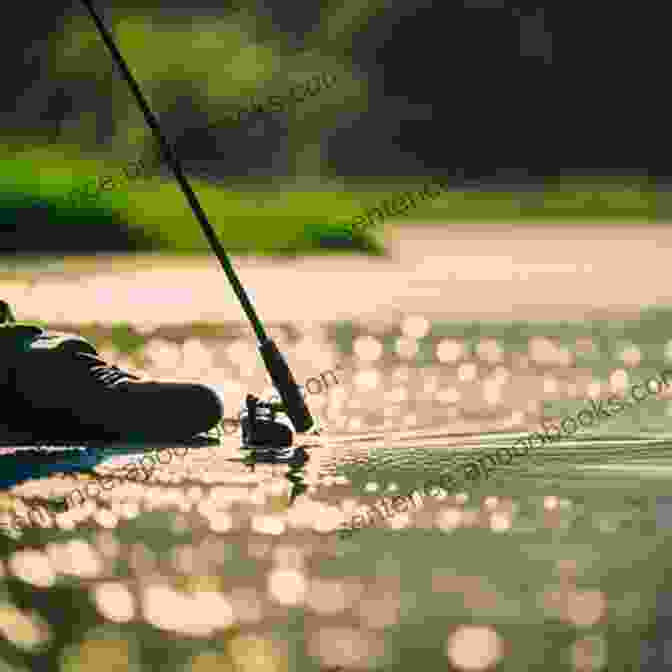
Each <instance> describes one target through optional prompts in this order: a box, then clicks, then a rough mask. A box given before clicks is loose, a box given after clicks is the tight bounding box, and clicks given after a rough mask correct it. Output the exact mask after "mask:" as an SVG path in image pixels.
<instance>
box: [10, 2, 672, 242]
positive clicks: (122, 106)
mask: <svg viewBox="0 0 672 672" xmlns="http://www.w3.org/2000/svg"><path fill="white" fill-rule="evenodd" d="M99 6H100V9H101V11H102V12H103V14H104V19H105V21H106V23H107V25H108V27H110V28H111V29H112V30H113V33H114V35H115V36H116V39H117V41H118V44H119V46H120V49H121V51H122V53H123V54H124V56H125V58H126V60H127V62H128V63H129V64H130V67H131V69H132V71H133V73H134V74H135V76H136V78H137V79H138V81H139V83H140V86H141V88H142V89H143V91H144V93H145V94H146V96H147V97H148V99H149V102H150V106H151V107H152V109H153V111H154V112H155V113H156V114H157V115H158V116H159V118H160V121H161V123H162V127H163V129H164V132H165V133H166V135H167V136H168V138H169V140H170V142H171V143H173V145H174V146H175V147H176V148H177V151H178V154H179V157H180V158H181V159H182V161H183V164H184V168H185V170H186V172H187V175H188V176H189V177H191V178H192V179H193V180H194V186H195V188H196V191H197V193H198V194H199V196H200V197H201V198H202V200H203V203H204V205H205V207H206V212H208V213H209V215H210V218H211V219H212V221H213V223H214V225H215V228H216V229H217V231H218V233H219V234H220V235H221V236H222V237H223V240H224V243H225V245H226V246H228V248H229V249H232V250H234V251H237V252H240V253H245V254H246V253H260V254H269V253H270V254H280V255H287V254H289V255H292V254H295V253H307V252H315V251H319V250H330V249H332V250H333V249H335V250H343V249H346V250H347V249H356V250H358V251H361V252H367V253H369V254H381V253H384V249H385V246H384V244H382V243H381V242H380V240H378V238H377V237H376V236H375V235H374V232H371V236H363V237H358V238H356V239H352V238H351V237H348V236H347V235H346V234H345V233H343V230H342V229H343V226H342V225H343V222H344V221H347V220H349V219H350V218H352V217H354V216H356V215H357V214H358V213H359V211H360V210H361V209H362V208H365V207H373V206H374V205H375V204H376V203H377V202H379V201H380V200H382V199H384V198H387V197H389V196H391V195H393V194H394V192H396V191H398V190H403V189H406V190H410V189H413V188H420V187H421V185H422V184H423V183H425V182H427V181H431V180H432V179H433V178H438V177H441V178H446V179H448V181H449V184H450V185H451V187H452V189H453V190H454V193H450V194H448V195H446V196H445V197H443V198H441V199H438V200H437V201H436V202H433V203H432V204H431V206H430V207H427V208H424V209H423V211H422V212H421V213H420V212H419V213H417V217H416V219H417V218H421V219H423V220H427V221H436V222H439V223H447V222H450V221H451V220H458V221H464V220H465V219H466V220H470V219H476V220H483V219H487V220H496V221H502V220H504V221H506V220H517V221H520V220H523V221H524V220H526V219H527V220H530V221H535V222H538V221H539V220H540V218H541V219H544V218H554V217H555V218H558V217H560V218H563V219H567V218H580V219H583V220H585V219H587V218H612V219H613V218H614V217H628V218H632V217H637V218H642V219H648V220H659V219H664V218H665V217H666V214H667V213H669V207H668V204H667V200H666V198H665V190H664V189H661V184H660V183H661V181H664V179H661V178H664V176H665V174H666V172H665V168H664V166H665V165H666V164H665V162H664V161H662V160H660V161H656V157H657V156H658V154H660V153H661V152H662V147H661V142H660V140H659V138H658V137H657V134H658V133H659V130H660V128H662V126H661V124H662V117H661V116H660V115H661V114H662V112H661V110H662V109H663V107H662V105H656V104H655V102H654V101H655V99H656V95H657V94H656V89H655V86H654V87H653V88H652V87H651V85H650V81H655V74H654V72H655V67H656V65H655V63H656V61H655V60H651V61H647V57H645V56H644V54H643V53H642V52H640V50H639V48H638V46H637V45H638V44H640V43H641V42H643V38H644V33H643V32H642V31H641V30H640V24H642V26H641V28H644V27H645V28H646V29H647V30H649V29H650V27H651V24H652V23H654V19H653V17H652V16H651V15H648V16H646V17H644V16H642V17H632V16H631V13H630V12H629V11H627V10H625V9H621V8H617V7H612V8H610V11H609V17H608V18H609V27H610V28H609V30H605V24H604V21H605V19H604V15H603V12H602V9H590V8H585V7H582V8H581V10H580V12H578V11H577V10H575V9H574V8H573V7H569V6H563V7H562V8H560V7H549V8H547V7H543V6H539V5H536V4H534V3H533V4H530V3H523V4H522V5H521V4H520V3H512V2H509V1H508V0H464V1H462V0H461V1H460V2H458V3H449V4H446V3H436V2H428V1H420V0H410V1H409V2H403V3H402V2H392V1H382V0H346V1H345V2H322V3H314V4H312V5H310V6H301V7H300V8H299V6H296V5H291V4H287V3H283V2H279V1H277V2H276V1H275V0H266V1H265V2H261V1H260V2H253V1H252V0H249V1H248V0H237V1H236V2H234V3H228V2H226V3H220V2H218V3H205V2H196V3H195V4H192V5H190V6H189V7H188V8H185V7H182V6H180V5H179V4H178V3H176V2H167V3H166V2H161V3H159V2H157V3H152V2H145V3H142V4H141V5H138V4H136V3H125V2H115V3H107V2H104V1H102V2H100V3H99ZM644 23H646V26H644ZM2 30H3V33H4V34H3V39H2V46H1V49H2V53H3V58H4V62H5V63H11V64H12V67H11V68H9V69H8V72H7V73H6V81H5V91H4V94H3V96H2V103H1V104H2V112H1V114H2V122H3V123H2V134H3V140H2V157H1V158H0V226H1V227H2V228H1V229H0V233H1V239H0V251H5V252H21V253H24V254H25V253H28V252H30V251H38V252H39V251H41V250H46V251H48V250H51V249H56V248H61V249H59V250H58V251H71V252H77V251H92V250H96V251H104V250H106V249H110V250H134V249H135V250H137V249H149V250H156V249H158V250H167V251H173V252H195V251H201V250H205V249H206V248H205V241H204V240H203V239H202V234H201V233H200V230H199V229H198V227H197V226H195V225H190V224H187V223H186V221H185V220H186V216H187V212H188V211H187V208H186V202H185V201H184V198H183V196H182V194H181V193H180V192H179V190H178V188H177V185H176V183H175V181H174V179H173V178H172V175H171V174H170V171H169V168H168V166H167V165H166V164H165V163H164V164H160V159H159V157H158V152H157V150H158V148H157V147H156V145H155V142H154V139H153V137H152V135H151V132H150V131H149V129H148V128H147V127H146V124H145V121H144V119H143V117H142V115H141V113H140V111H139V109H138V108H137V105H136V102H135V100H134V99H133V98H132V96H131V93H130V91H129V89H128V86H127V84H126V83H125V82H124V81H123V80H122V79H121V77H120V76H119V73H118V72H117V70H116V66H115V65H114V64H113V62H112V60H111V58H110V55H109V54H108V52H107V50H106V48H105V46H104V44H103V42H102V40H101V39H100V37H99V35H98V34H97V33H96V31H95V28H94V26H93V23H92V22H91V20H90V17H89V16H88V14H86V12H85V11H84V9H83V7H80V6H79V5H78V4H77V3H58V2H47V3H44V5H41V6H40V11H39V12H36V11H35V10H34V8H32V7H31V6H30V5H22V6H17V7H15V8H14V10H13V16H12V21H11V22H7V23H5V25H4V26H3V27H2ZM625 35H627V39H624V36H625ZM652 69H653V70H652ZM645 72H646V73H648V75H646V76H645V75H644V74H643V73H645ZM321 73H327V74H328V75H329V76H330V77H332V78H334V81H335V84H334V85H333V86H332V87H331V88H329V89H325V90H323V91H322V92H320V93H318V94H317V95H315V96H312V97H308V98H307V99H306V100H305V101H304V102H302V103H297V104H295V105H289V107H288V108H287V109H285V110H284V111H283V112H270V113H263V114H254V115H247V116H245V117H244V118H243V119H242V122H238V121H237V120H236V119H234V118H232V116H231V115H232V113H233V111H235V110H236V109H238V108H239V107H240V106H247V107H249V106H250V104H251V103H253V102H256V103H261V102H263V101H265V100H267V99H268V97H269V96H282V97H287V95H288V91H289V89H290V88H291V87H292V86H293V85H295V84H300V83H302V82H304V81H307V80H308V79H309V78H310V77H312V76H314V75H319V74H321ZM652 75H653V76H652ZM658 121H659V122H660V123H658ZM660 158H661V159H662V157H660ZM139 160H142V161H143V162H144V163H146V164H149V165H150V166H151V169H150V170H148V171H146V172H145V173H144V174H143V175H142V176H141V177H140V178H139V179H135V180H122V179H120V182H121V184H120V185H118V186H117V187H116V188H113V189H111V190H109V191H104V192H102V193H101V194H100V197H99V198H94V199H90V200H88V201H86V202H84V203H79V204H77V206H76V207H73V206H72V203H70V202H68V199H67V195H68V194H69V193H70V192H71V190H72V189H73V188H76V187H80V186H81V185H83V184H85V183H91V182H92V181H98V182H99V181H100V180H101V179H103V178H105V177H110V178H113V177H115V176H122V175H123V173H122V170H123V168H124V167H125V166H127V165H128V164H130V163H132V162H136V161H139ZM654 166H658V167H657V168H655V169H654ZM667 172H669V171H667ZM92 189H93V188H92ZM28 223H30V226H28ZM55 231H58V234H56V233H55Z"/></svg>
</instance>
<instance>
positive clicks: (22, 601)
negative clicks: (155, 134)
mask: <svg viewBox="0 0 672 672" xmlns="http://www.w3.org/2000/svg"><path fill="white" fill-rule="evenodd" d="M671 322H672V321H671V320H670V317H669V315H668V313H666V312H663V311H655V312H645V313H643V314H642V316H641V319H639V320H632V321H628V322H616V321H611V322H600V323H583V324H567V323H564V324H529V323H509V324H477V325H460V324H448V323H437V322H432V323H430V322H429V321H428V320H426V319H425V318H423V317H422V316H419V315H408V316H404V317H403V318H402V319H401V320H400V321H399V323H398V324H395V325H385V326H378V327H375V328H374V327H372V326H371V325H370V324H369V325H363V324H354V323H337V324H329V325H326V326H324V327H319V328H317V327H316V328H313V329H312V330H309V329H303V328H301V327H300V326H297V325H295V324H287V325H277V326H275V327H273V328H271V330H270V331H271V333H272V335H273V337H274V338H275V339H276V341H277V342H278V344H279V345H280V347H281V349H282V350H283V351H284V352H285V354H286V356H287V358H288V360H289V361H290V363H291V366H292V368H293V370H294V373H295V376H296V377H297V379H299V380H305V379H306V378H308V377H310V376H317V375H319V374H320V373H321V372H325V371H329V370H336V367H339V368H338V374H337V375H338V378H339V379H338V383H337V384H336V383H333V384H331V385H330V386H329V387H328V389H325V390H324V391H323V392H322V393H321V394H319V393H317V394H310V395H309V396H308V401H309V405H310V407H311V409H312V411H313V413H314V414H315V415H318V416H319V417H320V419H321V421H322V422H323V424H324V425H325V427H326V428H327V431H326V432H325V433H324V434H323V435H322V436H320V437H317V438H315V437H308V438H306V437H304V438H299V439H298V441H299V442H300V443H302V444H304V445H305V452H306V455H307V459H305V460H297V461H296V463H293V464H289V465H288V464H266V463H255V462H254V460H251V459H249V458H248V457H247V456H246V454H245V453H244V452H242V451H241V450H240V449H239V440H238V437H237V435H234V434H224V435H223V436H221V437H220V438H219V439H217V440H215V439H213V440H211V441H209V442H208V441H205V440H204V441H201V442H200V443H198V444H194V445H193V446H189V450H188V451H187V450H183V449H182V448H180V450H179V451H178V454H184V453H187V454H186V456H185V457H173V458H170V457H169V453H166V452H164V453H162V455H163V457H162V458H161V460H162V462H165V464H160V465H159V466H157V467H156V468H155V469H154V470H153V471H152V473H151V476H150V478H149V479H148V480H147V481H146V482H144V480H142V479H135V480H130V479H126V480H124V482H122V483H120V484H119V485H118V486H117V487H115V488H113V489H110V490H107V491H103V492H102V493H101V494H100V495H98V496H94V497H93V498H90V499H87V500H86V501H84V502H82V503H81V505H78V506H76V507H74V508H72V509H70V510H69V511H68V510H65V509H64V507H63V505H62V504H63V499H64V497H66V496H67V495H68V493H70V492H71V491H72V490H73V489H75V488H82V487H84V486H85V485H86V484H87V483H88V482H90V481H91V480H92V479H94V478H96V477H97V476H100V475H103V474H106V473H111V472H112V471H114V470H116V469H118V468H119V467H120V466H123V464H125V463H126V462H128V461H129V460H137V459H138V457H140V456H142V453H143V452H149V451H156V450H161V449H164V448H169V447H170V446H140V445H108V446H104V447H100V446H81V447H71V448H64V447H46V448H45V447H41V448H39V450H36V447H31V446H15V445H7V446H6V447H5V448H3V449H2V455H1V456H0V463H2V464H3V470H2V478H3V483H4V486H3V487H4V489H3V492H2V493H1V494H0V510H1V511H2V512H4V513H3V514H2V516H3V519H4V520H7V519H8V515H9V512H12V511H14V512H18V513H20V512H22V511H25V510H27V507H30V506H42V507H44V509H46V510H48V511H49V512H50V514H49V516H44V517H43V518H41V521H42V523H43V525H42V526H34V527H33V528H31V529H26V530H25V531H24V532H22V533H21V532H19V533H9V532H5V534H3V535H2V536H0V549H1V550H0V554H1V557H2V561H1V564H0V572H1V573H2V578H1V579H0V581H1V583H0V630H1V631H2V634H3V638H2V639H1V640H0V651H1V655H2V657H3V658H4V659H5V660H6V661H8V664H11V666H13V667H10V668H9V669H45V670H46V669H54V670H56V669H59V670H83V669H87V670H88V669H94V668H95V667H98V668H100V669H101V670H102V669H105V670H108V669H119V670H122V669H123V670H126V669H132V670H133V669H152V670H154V669H161V670H188V671H194V672H207V671H209V670H213V671H214V670H224V671H226V670H231V671H235V672H240V671H243V672H247V671H248V670H249V671H252V670H254V671H255V672H256V671H259V672H265V671H268V672H271V671H273V672H275V671H281V670H283V671H284V670H300V671H302V670H340V669H343V670H369V669H380V670H409V669H418V670H420V669H422V670H423V671H427V672H429V671H430V670H447V669H456V670H485V669H494V668H495V667H496V668H497V669H498V670H526V669H536V668H538V669H544V670H548V669H553V670H554V669H557V670H565V669H567V670H593V669H595V670H597V669H608V670H617V669H623V670H626V669H628V670H629V669H639V668H638V666H639V664H640V660H641V655H642V654H641V651H642V641H653V640H654V639H655V636H656V633H655V632H653V629H652V627H651V625H650V624H652V623H653V621H654V618H655V613H656V599H657V598H656V594H657V592H658V591H659V587H660V586H661V585H662V584H663V582H664V580H665V570H666V567H667V564H668V562H669V557H670V551H671V550H672V549H671V548H670V543H671V542H670V540H669V530H670V528H672V504H670V502H672V499H669V495H668V491H669V489H670V488H669V485H670V483H671V480H672V479H670V476H671V475H672V459H671V458H670V457H669V454H670V451H669V448H670V446H672V417H671V416H672V413H671V412H670V408H671V405H670V404H671V401H670V400H672V387H671V388H670V389H669V391H662V392H661V393H659V394H657V395H655V394H654V395H652V396H651V397H650V398H648V399H646V400H645V401H642V402H641V404H639V405H637V406H635V407H633V408H631V409H629V410H628V411H627V412H626V413H621V414H620V415H618V416H616V417H613V418H611V419H609V420H608V421H601V422H599V423H596V424H595V425H594V426H592V427H590V428H586V429H582V430H581V431H579V432H578V433H577V434H576V435H575V436H574V437H572V438H565V439H563V440H562V441H558V442H556V443H554V444H551V445H548V444H547V445H546V446H545V447H544V448H538V449H535V450H533V451H531V452H530V455H529V456H528V457H527V458H520V459H517V460H516V461H514V462H512V463H511V464H509V465H506V466H501V467H498V468H497V470H496V471H495V472H493V473H491V474H489V477H488V478H487V479H484V478H482V479H480V480H479V481H475V482H474V483H473V484H471V486H470V487H466V486H465V488H464V489H463V490H462V491H460V492H457V493H453V494H450V495H449V494H448V493H446V492H445V491H442V490H440V489H438V490H435V491H434V492H433V496H425V497H423V499H422V501H421V502H419V503H418V504H417V505H415V506H413V507H411V508H409V509H408V511H406V512H402V513H397V514H393V515H387V516H385V517H383V516H379V517H378V519H377V520H376V521H375V522H374V523H372V524H371V525H368V526H366V527H364V528H362V529H360V530H357V531H355V532H354V533H353V534H352V535H351V536H350V537H349V538H341V537H340V536H339V534H338V533H337V530H338V529H339V527H342V526H343V524H344V523H345V522H346V521H348V520H350V519H351V518H352V517H353V515H355V513H357V511H359V510H360V507H364V506H369V505H371V504H374V503H375V502H378V501H379V500H381V498H382V497H383V496H388V495H397V494H406V493H411V492H412V491H413V490H417V489H422V487H423V484H424V483H426V482H427V481H428V480H429V479H431V478H432V476H436V475H437V474H438V473H439V472H446V471H447V470H450V469H454V468H455V467H456V465H459V464H464V463H466V462H469V461H473V460H476V459H478V458H479V457H481V456H482V455H485V454H486V453H488V452H493V451H495V450H496V449H498V448H502V447H508V446H511V445H512V444H513V443H514V442H515V440H516V439H517V438H519V437H521V436H525V434H526V432H529V431H537V430H539V428H540V425H539V423H540V421H541V420H544V419H545V420H546V421H548V422H551V423H552V422H558V421H560V420H561V419H563V417H566V416H567V415H569V414H576V413H577V412H578V411H579V410H581V409H583V408H586V407H587V404H588V400H589V399H591V398H593V399H606V398H607V397H608V396H609V395H610V394H614V393H624V392H625V391H626V390H627V389H628V388H629V386H631V385H632V384H634V383H637V382H640V381H642V380H644V379H645V378H646V377H648V376H651V375H653V374H654V373H656V372H658V371H661V370H662V369H663V368H665V366H666V365H667V364H668V363H670V366H672V362H668V358H669V357H670V356H671V355H672V342H669V343H668V342H667V340H666V339H665V338H664V337H662V336H661V334H664V333H665V327H666V325H669V324H670V323H671ZM56 326H57V328H59V329H61V330H68V329H71V328H72V326H71V325H68V324H62V325H56ZM77 330H78V331H79V332H80V333H83V334H84V335H86V336H88V337H89V338H90V339H91V340H93V341H94V342H95V343H96V345H98V346H99V348H100V350H101V351H102V353H103V354H104V356H105V357H106V358H108V359H109V360H111V361H114V362H116V363H117V364H118V365H120V366H122V367H133V368H138V369H141V370H143V371H145V372H146V373H148V374H150V375H153V376H158V377H171V378H176V377H177V378H183V379H185V380H199V381H202V382H204V383H207V384H209V385H212V386H213V387H215V388H216V389H217V390H218V392H219V393H220V395H221V396H222V399H223V400H224V403H225V406H226V407H227V410H228V411H229V412H230V415H231V416H234V415H235V414H236V411H237V408H238V406H239V404H240V402H241V400H242V398H243V397H244V395H245V393H246V392H247V391H252V392H255V393H258V394H262V393H263V394H268V393H270V392H271V389H270V388H269V386H268V380H267V379H266V376H265V372H264V369H263V367H262V365H261V360H260V358H259V356H258V353H257V350H256V346H255V343H254V341H253V339H252V337H251V333H250V330H249V329H248V328H247V327H245V326H243V325H238V324H211V325H205V324H201V325H191V326H190V325H186V326H182V327H175V326H171V327H164V328H161V327H152V328H147V329H136V328H131V327H128V326H124V325H118V326H116V327H109V326H105V327H103V326H95V325H94V326H86V325H85V326H79V327H77ZM173 447H175V446H173ZM93 491H94V492H95V489H94V490H93ZM65 508H67V507H65ZM1 666H2V663H0V669H1Z"/></svg>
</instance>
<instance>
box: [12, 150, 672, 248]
mask: <svg viewBox="0 0 672 672" xmlns="http://www.w3.org/2000/svg"><path fill="white" fill-rule="evenodd" d="M71 153H72V152H71ZM126 163H127V162H126ZM124 165H125V164H124V163H121V162H119V163H117V162H114V163H113V162H111V161H110V162H102V161H99V160H92V159H82V158H72V156H71V157H69V158H65V156H59V157H55V156H54V154H53V153H48V152H44V151H33V152H29V153H24V154H23V155H22V156H21V157H19V158H9V157H5V158H2V157H0V230H2V229H3V228H4V229H5V230H7V229H9V231H10V233H11V232H12V229H13V228H16V230H17V234H16V239H17V241H18V242H17V243H16V248H18V249H20V250H22V251H26V252H29V251H31V249H30V245H31V244H32V243H33V242H34V241H35V240H43V241H44V240H51V238H53V237H54V232H55V231H58V235H57V236H56V241H57V242H59V243H62V242H63V241H69V240H72V241H78V245H77V248H76V249H77V250H79V249H80V245H82V246H83V248H84V250H86V249H90V250H91V251H94V250H103V249H106V248H105V246H104V244H102V243H101V236H102V237H103V238H104V240H106V241H107V240H108V239H109V240H110V241H114V242H113V243H111V244H112V245H113V247H112V248H110V247H109V245H108V247H107V249H118V247H115V245H119V246H121V247H122V248H123V247H124V246H126V247H127V248H128V249H130V250H160V251H168V252H173V253H194V252H197V253H198V252H205V251H207V249H208V247H207V243H206V241H205V238H204V236H203V234H202V233H201V231H200V228H199V227H198V225H197V223H196V222H195V220H194V216H193V214H192V213H191V211H190V208H189V206H188V204H187V202H186V199H185V198H184V195H183V194H182V193H181V190H180V189H179V187H178V186H177V184H176V182H175V180H174V179H172V178H168V177H161V176H151V175H150V176H149V177H145V178H142V177H141V178H138V179H135V180H130V181H129V180H127V179H126V178H122V182H121V184H118V186H117V187H116V188H115V189H114V190H113V191H105V192H101V193H100V195H99V197H98V198H97V199H95V200H92V201H90V202H89V203H88V205H86V206H81V205H80V206H73V205H72V204H70V203H69V201H68V195H69V193H70V191H71V190H72V189H73V188H74V187H76V186H81V185H83V184H85V183H87V182H90V181H91V180H93V179H100V178H102V177H115V181H116V182H119V179H118V177H119V176H120V175H121V168H122V167H123V166H124ZM36 166H39V172H38V171H37V170H36ZM190 182H191V184H192V186H193V188H194V191H195V192H196V193H197V195H198V197H199V200H200V202H201V204H202V206H203V209H204V210H205V212H206V213H207V214H208V218H209V220H210V222H211V223H212V225H213V227H214V228H215V230H216V231H217V234H218V236H219V237H220V239H221V240H222V243H223V245H224V247H225V248H226V249H227V250H230V251H231V252H234V253H237V254H271V255H289V256H291V255H297V254H324V253H334V252H339V251H340V252H360V253H367V254H374V255H380V254H384V253H385V250H384V248H383V246H382V242H381V237H380V229H381V228H382V227H373V228H371V229H369V230H367V231H365V232H364V233H363V234H361V235H355V236H353V235H352V234H351V232H350V230H349V226H348V225H349V222H351V220H352V219H353V218H354V217H356V216H357V215H359V214H362V212H363V211H364V210H367V209H370V208H373V207H375V206H378V205H379V204H381V202H382V201H384V200H388V199H390V198H393V197H394V196H395V195H396V194H397V193H399V192H402V191H418V190H420V189H422V186H423V184H422V182H421V181H419V180H418V179H417V178H414V179H413V180H408V181H407V182H404V183H398V184H394V185H390V186H387V187H382V186H377V187H375V188H369V189H367V188H365V187H361V188H350V189H346V190H341V191H339V190H337V189H332V190H327V189H325V190H324V191H291V190H284V191H280V190H276V191H274V192H273V191H270V190H267V191H262V190H256V191H253V190H248V189H245V188H240V187H239V188H231V189H228V188H223V187H221V186H217V185H213V184H211V183H208V182H205V181H203V180H199V179H195V178H192V179H191V180H190ZM36 208H37V210H36ZM38 210H39V212H38ZM36 212H38V214H39V215H40V216H41V219H39V218H38V220H36V221H33V222H32V225H31V227H30V229H28V228H27V227H21V226H19V223H20V222H23V219H22V218H23V215H28V214H30V215H31V217H32V216H33V215H34V214H35V213H36ZM671 214H672V195H670V196H668V195H667V194H663V193H659V192H656V191H654V190H653V189H652V188H651V187H650V186H649V185H647V184H645V183H643V182H641V181H640V182H637V181H636V180H633V179H627V178H624V179H623V180H622V181H621V183H619V184H616V183H615V182H613V181H612V183H611V184H602V185H596V184H588V183H586V182H584V183H583V184H582V183H579V182H577V181H575V182H574V183H573V184H569V183H567V184H551V183H549V184H548V186H547V188H546V189H545V190H544V191H539V192H536V193H534V192H527V193H510V192H495V191H449V192H445V193H444V194H442V195H441V196H439V197H437V198H435V199H433V200H427V201H424V202H422V203H421V204H419V205H418V206H417V207H416V208H415V209H409V210H408V211H407V214H406V216H399V217H396V218H390V219H389V220H387V221H388V222H395V223H401V222H404V221H409V222H423V223H431V222H437V223H449V222H454V221H467V222H468V221H483V222H485V221H494V222H511V221H515V222H539V221H552V220H562V221H570V222H571V221H575V222H577V223H578V222H586V221H606V220H609V221H619V220H620V221H628V222H631V221H633V220H645V221H650V222H655V221H661V222H662V221H665V220H668V219H670V216H671ZM32 219H35V218H34V217H32ZM40 227H42V229H40ZM21 232H23V233H21ZM103 232H106V236H107V237H104V236H103ZM108 234H109V235H108ZM6 239H7V237H6ZM48 244H49V245H52V244H53V243H52V242H49V243H48ZM26 246H28V248H26ZM33 249H34V248H33ZM47 249H50V248H47ZM53 249H56V248H53ZM68 251H72V250H68Z"/></svg>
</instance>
